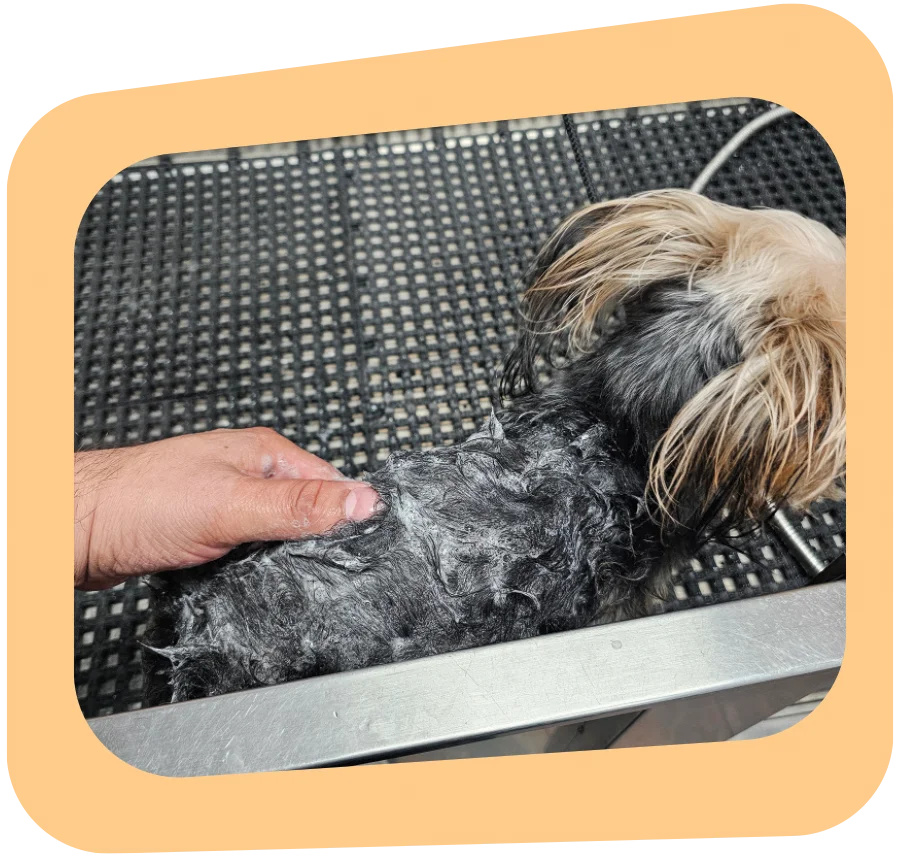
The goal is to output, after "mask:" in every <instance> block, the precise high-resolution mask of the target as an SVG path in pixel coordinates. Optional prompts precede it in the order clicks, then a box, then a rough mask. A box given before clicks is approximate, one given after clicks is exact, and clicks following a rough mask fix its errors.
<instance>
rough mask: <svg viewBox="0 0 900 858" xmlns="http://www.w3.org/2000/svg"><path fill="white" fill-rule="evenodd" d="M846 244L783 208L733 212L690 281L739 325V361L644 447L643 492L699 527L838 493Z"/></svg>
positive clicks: (842, 458)
mask: <svg viewBox="0 0 900 858" xmlns="http://www.w3.org/2000/svg"><path fill="white" fill-rule="evenodd" d="M844 272H845V247H844V243H843V241H842V240H841V239H839V238H838V237H837V236H835V235H834V234H833V233H831V232H830V231H829V230H827V229H826V228H825V227H824V226H822V225H821V224H818V223H815V222H814V221H811V220H808V219H806V218H803V217H801V216H800V215H797V214H794V213H791V212H783V211H753V212H750V211H746V212H745V211H739V213H738V214H737V216H736V219H735V221H734V224H733V226H732V228H731V229H730V230H729V234H728V236H727V241H726V243H725V245H724V252H723V254H722V256H721V259H720V260H719V261H718V262H716V263H714V264H713V265H711V266H709V267H708V268H707V270H706V272H705V273H704V275H703V276H702V277H699V278H698V281H697V288H698V289H699V290H700V291H701V292H702V293H704V294H705V295H706V296H707V297H708V299H709V300H710V301H712V302H714V303H715V304H716V306H717V307H719V308H720V312H721V313H722V314H723V315H724V316H725V317H726V318H727V319H728V324H729V326H730V327H731V328H732V329H733V330H734V331H735V332H736V334H737V336H738V339H739V342H740V346H741V354H742V360H741V361H740V362H739V363H737V364H736V365H734V366H732V367H730V368H729V369H726V370H724V371H723V372H721V373H720V374H718V375H717V376H715V377H713V378H712V379H711V380H710V381H709V382H707V383H706V384H705V385H704V386H703V387H702V388H701V389H700V390H699V392H697V393H696V394H695V395H694V396H693V397H692V398H691V399H689V400H688V401H687V402H686V403H685V404H684V405H683V406H682V408H681V409H680V411H679V412H678V414H677V415H676V416H675V418H674V419H673V420H672V422H671V424H670V425H669V428H668V429H667V431H666V432H665V433H664V434H663V436H662V437H661V438H660V440H659V442H658V443H657V445H656V448H655V449H654V451H653V456H652V460H651V471H650V480H649V484H648V489H649V490H650V493H651V495H652V496H653V498H654V500H655V501H656V504H657V505H658V507H659V508H660V510H661V511H662V513H663V515H664V516H667V517H670V518H672V519H674V520H676V521H677V522H679V523H681V524H684V525H686V526H689V527H691V528H692V529H697V528H698V527H699V526H702V525H705V524H708V523H710V521H711V520H712V519H714V518H716V517H717V516H718V515H719V513H721V512H722V510H723V509H727V511H728V519H729V520H731V521H737V520H741V519H747V518H750V519H757V520H758V519H760V518H762V517H764V516H765V515H767V514H768V511H769V510H770V509H771V504H772V503H774V504H776V505H778V506H780V505H782V504H784V505H787V506H793V507H798V508H803V507H806V506H808V505H809V504H810V503H811V502H812V501H814V500H815V499H816V498H818V497H839V496H840V495H841V494H842V484H843V480H844V476H845V467H846V425H847V423H846V420H847V414H846V335H845V316H846V309H845V300H844Z"/></svg>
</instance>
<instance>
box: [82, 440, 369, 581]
mask: <svg viewBox="0 0 900 858" xmlns="http://www.w3.org/2000/svg"><path fill="white" fill-rule="evenodd" d="M380 503H381V501H380V499H379V496H378V493H377V492H376V491H375V490H374V489H373V488H372V487H371V486H369V485H367V484H365V483H361V482H355V481H352V480H348V479H346V478H345V477H344V476H343V475H342V474H341V473H340V471H338V470H337V469H335V468H334V467H333V466H331V465H330V464H328V463H327V462H325V461H323V460H322V459H319V458H318V457H316V456H314V455H312V453H308V452H307V451H305V450H302V449H301V448H300V447H297V446H296V445H295V444H293V443H292V442H291V441H289V440H288V439H287V438H285V437H283V436H282V435H279V434H278V433H277V432H275V431H274V430H272V429H267V428H254V429H216V430H214V431H212V432H202V433H198V434H195V435H182V436H178V437H175V438H167V439H165V440H163V441H155V442H153V443H150V444H144V445H140V446H136V447H127V448H121V449H115V450H100V451H89V452H79V453H76V454H75V587H76V588H78V589H83V590H103V589H107V588H109V587H113V586H115V585H116V584H119V583H121V582H122V581H124V580H126V579H127V578H130V577H132V576H136V575H145V574H148V573H151V572H161V571H166V570H176V569H184V568H189V567H191V566H199V565H200V564H203V563H208V562H210V561H212V560H216V559H217V558H219V557H222V556H224V555H225V554H227V553H228V552H229V551H231V550H232V549H234V548H236V547H237V546H238V545H242V544H244V543H248V542H266V541H271V540H290V539H300V538H303V537H306V536H311V535H314V534H321V533H325V532H326V531H328V530H330V529H331V528H333V527H334V526H335V525H337V524H339V523H340V522H342V521H361V520H364V519H366V518H368V517H369V516H371V515H372V514H373V513H375V512H376V511H377V509H378V507H379V504H380Z"/></svg>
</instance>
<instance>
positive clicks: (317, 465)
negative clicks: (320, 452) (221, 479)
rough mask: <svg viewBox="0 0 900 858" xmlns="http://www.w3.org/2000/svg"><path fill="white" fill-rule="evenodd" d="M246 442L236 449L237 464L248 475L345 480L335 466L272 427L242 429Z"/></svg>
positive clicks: (281, 478)
mask: <svg viewBox="0 0 900 858" xmlns="http://www.w3.org/2000/svg"><path fill="white" fill-rule="evenodd" d="M243 433H244V434H246V436H247V444H246V445H241V448H240V449H239V450H238V462H237V465H238V467H239V468H240V469H241V470H242V471H244V473H246V474H247V475H248V476H252V477H262V478H264V479H275V480H345V479H347V478H346V477H345V476H344V475H343V474H342V473H341V472H340V471H339V470H338V469H337V468H335V467H334V466H333V465H331V464H329V463H328V462H326V461H325V460H324V459H320V458H319V457H318V456H314V455H313V454H312V453H310V452H309V451H307V450H304V449H303V448H302V447H298V446H297V445H296V444H295V443H294V442H293V441H290V440H289V439H287V438H285V437H284V435H281V434H279V433H278V432H276V431H275V430H274V429H269V428H266V427H257V428H254V429H246V430H243Z"/></svg>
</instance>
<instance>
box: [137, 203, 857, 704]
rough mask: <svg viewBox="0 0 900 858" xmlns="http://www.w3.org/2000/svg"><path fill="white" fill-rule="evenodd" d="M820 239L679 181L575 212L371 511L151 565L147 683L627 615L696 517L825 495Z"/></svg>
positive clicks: (256, 678) (836, 315) (244, 680)
mask: <svg viewBox="0 0 900 858" xmlns="http://www.w3.org/2000/svg"><path fill="white" fill-rule="evenodd" d="M844 260H845V249H844V243H843V241H842V240H841V239H839V238H838V237H837V236H835V235H834V234H833V233H831V232H830V231H829V230H828V229H827V228H825V227H824V226H822V225H821V224H819V223H817V222H814V221H811V220H808V219H806V218H804V217H802V216H800V215H798V214H794V213H791V212H785V211H775V210H746V209H740V208H735V207H731V206H726V205H722V204H719V203H715V202H712V201H710V200H709V199H707V198H705V197H702V196H700V195H698V194H694V193H691V192H689V191H677V190H671V191H654V192H648V193H645V194H639V195H637V196H634V197H629V198H626V199H621V200H613V201H608V202H603V203H599V204H596V205H592V206H589V207H588V208H585V209H583V210H581V211H578V212H576V213H574V214H573V215H571V216H570V217H569V218H568V219H567V220H565V221H564V222H563V223H562V224H561V225H560V226H559V228H558V229H557V230H556V232H555V233H554V234H553V235H552V237H551V238H550V239H549V240H548V241H547V243H546V244H545V245H544V247H543V248H542V249H541V251H540V252H539V253H538V255H537V257H536V258H535V260H534V262H533V264H532V266H531V268H530V271H529V273H528V275H527V277H526V282H525V286H526V290H525V293H524V296H523V299H522V325H521V330H520V333H519V337H518V341H517V344H516V346H515V348H514V350H513V352H512V353H511V354H510V356H509V358H508V359H507V361H506V364H505V366H504V369H503V374H502V380H501V385H500V392H501V394H502V397H503V400H504V402H505V403H506V404H505V405H504V406H503V407H502V408H498V409H497V410H496V411H495V413H494V414H493V415H492V416H491V418H490V420H489V421H488V422H487V423H486V424H485V425H484V427H482V429H481V430H480V431H478V432H476V433H475V434H474V435H472V436H471V437H470V438H468V439H467V440H465V441H463V442H462V443H460V444H457V445H454V446H452V447H444V448H439V449H432V450H427V451H421V452H409V453H400V454H396V455H394V456H392V457H391V458H390V459H389V460H388V461H387V463H386V464H385V465H384V466H383V467H382V468H381V469H380V470H379V471H377V472H376V473H374V474H372V475H371V476H370V477H369V481H370V482H371V484H372V485H373V486H374V487H375V488H376V489H377V490H378V491H379V493H380V494H381V496H382V498H383V500H384V501H385V504H386V509H385V510H384V512H383V513H381V514H380V515H379V516H378V517H376V518H374V519H371V520H369V521H367V522H363V523H359V524H346V525H343V526H339V527H338V528H336V529H335V530H334V531H333V532H332V533H330V534H328V535H325V536H322V537H316V538H310V539H306V540H302V541H298V542H285V543H278V544H271V545H265V546H248V547H247V548H246V549H243V550H242V551H241V552H239V553H234V554H232V555H229V556H228V557H226V558H225V559H223V560H221V561H218V562H217V563H215V564H212V565H210V566H206V567H201V568H198V569H195V570H190V571H185V572H181V573H178V574H169V575H165V576H155V577H154V579H152V583H153V585H154V600H153V601H154V604H153V609H152V618H151V623H150V625H149V627H148V632H147V636H146V638H145V644H146V655H145V672H146V683H145V689H146V703H147V704H148V705H154V704H158V703H163V702H170V701H182V700H188V699H192V698H196V697H206V696H210V695H216V694H221V693H225V692H229V691H236V690H240V689H245V688H251V687H256V686H261V685H271V684H276V683H281V682H286V681H289V680H293V679H300V678H303V677H308V676H313V675H317V674H323V673H330V672H335V671H342V670H350V669H354V668H359V667H366V666H370V665H376V664H385V663H388V662H393V661H400V660H404V659H411V658H417V657H420V656H425V655H429V654H435V653H441V652H447V651H451V650H457V649H462V648H467V647H475V646H481V645H485V644H491V643H495V642H499V641H508V640H516V639H521V638H526V637H531V636H535V635H540V634H546V633H551V632H558V631H564V630H569V629H575V628H580V627H583V626H586V625H589V624H592V623H602V622H611V621H615V620H620V619H626V618H634V617H638V616H642V615H644V614H646V613H648V612H649V611H650V609H651V606H652V604H653V602H654V600H658V599H664V598H665V597H666V588H667V586H668V584H669V576H668V575H666V574H665V570H666V568H667V565H668V563H670V562H671V561H672V559H673V558H674V557H676V556H679V555H682V554H684V555H687V554H689V553H690V552H692V551H693V550H694V549H695V548H696V546H697V544H698V542H699V541H700V540H703V539H706V538H708V537H709V536H710V534H713V533H715V532H717V529H718V528H722V527H733V526H734V525H735V523H740V522H751V523H752V522H754V521H759V520H760V519H762V518H763V517H764V516H765V515H766V514H767V513H766V510H767V509H769V508H770V507H769V504H770V503H775V504H777V505H788V506H793V507H796V508H801V509H802V508H804V507H806V506H808V505H809V504H810V503H811V502H812V501H813V500H815V499H816V498H819V497H827V496H835V494H836V493H839V492H840V485H841V483H842V479H843V473H844V467H845V434H846V397H845V377H846V371H845V334H844V319H845V305H844ZM544 379H545V380H544Z"/></svg>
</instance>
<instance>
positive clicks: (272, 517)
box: [229, 478, 382, 542]
mask: <svg viewBox="0 0 900 858" xmlns="http://www.w3.org/2000/svg"><path fill="white" fill-rule="evenodd" d="M242 482H243V483H244V487H245V489H244V490H245V493H246V495H245V499H244V502H243V503H241V504H239V505H238V508H239V517H240V519H241V520H240V522H237V521H235V529H236V530H237V531H239V534H236V535H238V536H239V541H240V542H256V541H260V540H262V541H268V540H275V539H298V538H300V537H304V536H312V535H316V534H320V533H325V532H326V531H328V530H331V528H333V527H334V526H335V525H337V524H339V523H341V522H344V521H363V520H364V519H367V518H369V517H371V516H372V515H374V514H375V513H376V512H377V511H379V508H380V506H381V505H382V502H381V498H380V497H379V496H378V492H376V491H375V489H373V488H372V487H371V486H370V485H367V484H366V483H358V482H353V481H351V480H261V479H254V478H248V479H246V480H244V481H242ZM229 541H230V540H229Z"/></svg>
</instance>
